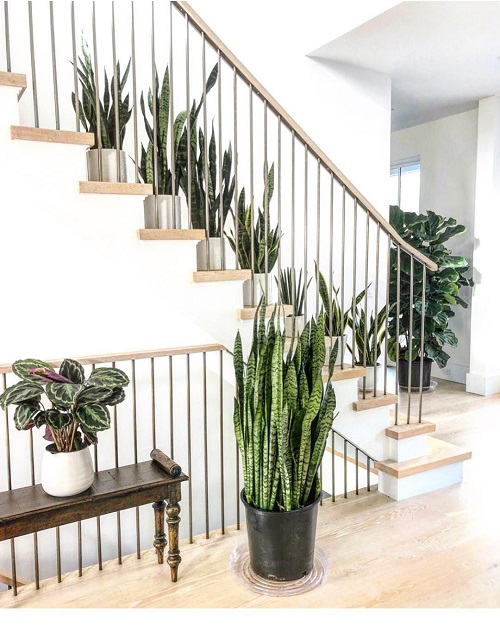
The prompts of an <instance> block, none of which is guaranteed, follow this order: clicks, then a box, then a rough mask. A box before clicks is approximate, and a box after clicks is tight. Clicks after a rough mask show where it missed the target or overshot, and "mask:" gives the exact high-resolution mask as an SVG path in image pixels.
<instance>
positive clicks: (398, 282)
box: [394, 245, 401, 425]
mask: <svg viewBox="0 0 500 625" xmlns="http://www.w3.org/2000/svg"><path fill="white" fill-rule="evenodd" d="M396 265H397V267H396V394H398V393H399V315H400V313H401V304H400V300H401V247H400V246H399V245H398V246H397V262H396ZM398 415H399V410H398V404H397V403H396V404H395V406H394V416H395V425H398Z"/></svg>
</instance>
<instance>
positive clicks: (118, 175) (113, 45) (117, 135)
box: [111, 0, 123, 182]
mask: <svg viewBox="0 0 500 625" xmlns="http://www.w3.org/2000/svg"><path fill="white" fill-rule="evenodd" d="M111 48H112V50H113V70H114V71H113V97H114V99H115V155H116V180H117V182H123V181H122V178H121V172H120V147H121V146H120V143H121V141H120V140H121V137H120V117H119V116H120V109H119V106H118V76H117V72H116V37H115V2H114V0H113V1H112V2H111Z"/></svg>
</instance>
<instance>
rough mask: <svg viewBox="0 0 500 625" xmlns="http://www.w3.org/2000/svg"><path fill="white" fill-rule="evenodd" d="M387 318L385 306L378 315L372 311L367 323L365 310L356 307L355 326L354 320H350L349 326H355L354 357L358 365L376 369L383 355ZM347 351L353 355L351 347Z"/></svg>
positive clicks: (348, 346)
mask: <svg viewBox="0 0 500 625" xmlns="http://www.w3.org/2000/svg"><path fill="white" fill-rule="evenodd" d="M386 316H387V308H386V307H385V306H384V307H383V308H381V309H380V310H379V311H378V313H377V314H376V315H375V314H374V313H373V311H372V312H371V313H370V318H369V321H367V316H366V312H365V310H364V309H363V308H362V307H360V306H356V309H355V313H354V324H353V322H352V319H349V326H350V327H351V328H353V326H354V347H355V356H354V357H355V359H356V364H357V365H362V366H365V367H374V366H375V365H376V364H377V362H378V359H379V358H380V354H381V353H382V343H383V342H384V339H385V330H386V326H385V320H386ZM347 349H348V350H349V351H350V352H351V354H352V347H351V346H350V345H347Z"/></svg>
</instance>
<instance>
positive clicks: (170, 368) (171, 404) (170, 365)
mask: <svg viewBox="0 0 500 625" xmlns="http://www.w3.org/2000/svg"><path fill="white" fill-rule="evenodd" d="M168 361H169V362H168V374H169V376H168V388H169V390H170V394H169V398H170V402H169V414H170V457H171V458H174V457H175V455H174V372H173V364H174V363H173V356H169V357H168Z"/></svg>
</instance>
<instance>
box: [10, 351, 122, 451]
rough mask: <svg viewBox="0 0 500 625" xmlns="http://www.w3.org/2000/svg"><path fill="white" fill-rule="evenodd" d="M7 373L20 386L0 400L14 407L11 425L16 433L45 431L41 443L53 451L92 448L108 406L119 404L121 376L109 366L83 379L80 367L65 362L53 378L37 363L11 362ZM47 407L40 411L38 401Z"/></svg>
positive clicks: (52, 371)
mask: <svg viewBox="0 0 500 625" xmlns="http://www.w3.org/2000/svg"><path fill="white" fill-rule="evenodd" d="M12 370H13V372H14V373H15V374H16V375H17V376H18V377H19V378H21V382H18V383H17V384H13V385H12V386H10V387H8V388H7V389H6V390H5V391H4V392H3V393H2V395H0V406H1V407H2V408H3V409H4V410H5V409H6V408H7V406H10V405H15V406H16V409H15V411H14V423H15V426H16V428H17V429H18V430H29V429H31V428H32V427H34V426H36V427H37V428H40V427H41V426H42V425H44V426H45V435H44V438H45V439H46V440H48V441H52V442H53V443H54V445H55V447H56V449H57V451H75V450H78V449H82V448H83V447H84V446H85V445H89V444H92V443H97V432H101V431H103V430H107V429H109V427H110V424H111V420H110V414H109V410H108V406H115V405H116V404H119V403H120V402H122V401H123V400H124V399H125V391H124V387H125V386H127V385H128V383H129V379H128V377H127V375H126V374H125V373H124V372H123V371H121V369H116V368H115V367H97V368H96V369H94V370H93V371H92V372H91V374H90V375H89V377H88V379H85V371H84V368H83V366H82V365H81V364H80V363H79V362H78V361H76V360H71V359H69V358H67V359H65V360H64V361H63V362H62V364H61V366H60V368H59V373H57V372H56V371H55V369H54V367H52V366H51V365H49V364H48V363H46V362H43V361H42V360H36V359H33V358H28V359H25V360H17V361H16V362H15V363H14V364H13V365H12ZM44 395H45V397H46V398H47V400H48V402H49V404H47V406H44V404H43V403H42V396H44Z"/></svg>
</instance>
